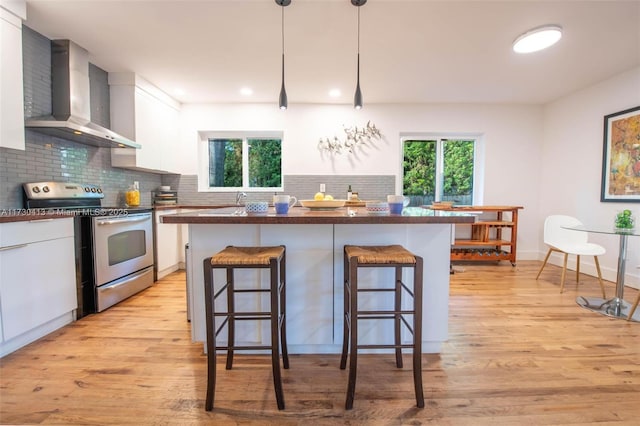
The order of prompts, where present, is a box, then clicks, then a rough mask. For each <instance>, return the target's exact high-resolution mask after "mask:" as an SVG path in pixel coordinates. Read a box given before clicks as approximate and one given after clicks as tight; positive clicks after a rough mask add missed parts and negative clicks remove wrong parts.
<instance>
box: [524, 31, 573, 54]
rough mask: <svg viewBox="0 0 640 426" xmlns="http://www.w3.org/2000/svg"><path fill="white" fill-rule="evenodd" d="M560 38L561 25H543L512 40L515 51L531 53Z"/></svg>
mask: <svg viewBox="0 0 640 426" xmlns="http://www.w3.org/2000/svg"><path fill="white" fill-rule="evenodd" d="M560 38H562V27H561V26H559V25H543V26H541V27H537V28H534V29H532V30H529V31H527V32H526V33H524V34H522V35H521V36H519V37H518V38H517V39H515V41H514V42H513V51H514V52H516V53H531V52H537V51H538V50H542V49H546V48H547V47H550V46H553V45H554V44H556V43H557V42H558V40H560Z"/></svg>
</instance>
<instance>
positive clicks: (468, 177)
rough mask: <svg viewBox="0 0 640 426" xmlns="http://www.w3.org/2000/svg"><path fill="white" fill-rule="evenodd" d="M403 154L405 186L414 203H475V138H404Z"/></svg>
mask: <svg viewBox="0 0 640 426" xmlns="http://www.w3.org/2000/svg"><path fill="white" fill-rule="evenodd" d="M402 154H403V164H402V168H403V182H402V184H403V186H402V189H403V193H404V195H406V196H409V197H410V199H411V204H410V205H414V206H416V205H425V204H426V205H428V204H431V203H432V202H433V201H454V203H455V204H459V205H460V204H462V205H464V204H466V205H471V204H473V203H474V181H475V176H476V175H477V166H476V162H477V159H476V139H475V138H456V139H453V138H450V139H449V138H404V139H403V143H402ZM476 192H477V191H476Z"/></svg>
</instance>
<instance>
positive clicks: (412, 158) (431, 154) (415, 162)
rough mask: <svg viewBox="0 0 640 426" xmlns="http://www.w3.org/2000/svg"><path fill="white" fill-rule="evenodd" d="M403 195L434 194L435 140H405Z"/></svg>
mask: <svg viewBox="0 0 640 426" xmlns="http://www.w3.org/2000/svg"><path fill="white" fill-rule="evenodd" d="M403 169H404V185H403V194H404V195H434V194H435V188H436V141H405V143H404V161H403Z"/></svg>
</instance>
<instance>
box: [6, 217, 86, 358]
mask: <svg viewBox="0 0 640 426" xmlns="http://www.w3.org/2000/svg"><path fill="white" fill-rule="evenodd" d="M76 308H77V294H76V278H75V254H74V238H73V219H72V218H68V219H55V220H42V221H31V222H29V221H25V222H13V223H5V224H0V315H1V326H2V336H3V342H2V347H1V350H0V356H4V355H6V354H8V353H10V352H13V351H15V350H16V349H18V348H20V347H22V346H24V345H26V344H28V343H31V342H32V341H34V340H36V339H38V338H40V337H42V336H44V335H46V334H48V333H50V332H52V331H54V330H56V329H57V328H60V327H61V326H63V325H65V324H68V323H70V322H72V321H73V319H74V317H73V313H74V310H75V309H76Z"/></svg>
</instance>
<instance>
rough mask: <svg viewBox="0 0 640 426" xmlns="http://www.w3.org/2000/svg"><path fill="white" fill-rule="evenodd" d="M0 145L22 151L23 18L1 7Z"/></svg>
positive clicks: (23, 145) (23, 147) (23, 146)
mask: <svg viewBox="0 0 640 426" xmlns="http://www.w3.org/2000/svg"><path fill="white" fill-rule="evenodd" d="M0 32H1V34H0V55H1V56H2V58H1V64H0V65H1V66H0V146H2V147H5V148H13V149H21V150H24V149H25V144H24V108H23V105H24V99H23V88H22V84H23V83H22V82H23V78H22V19H20V17H18V16H16V15H14V14H13V13H10V12H9V11H7V10H5V9H4V8H2V7H0Z"/></svg>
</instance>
